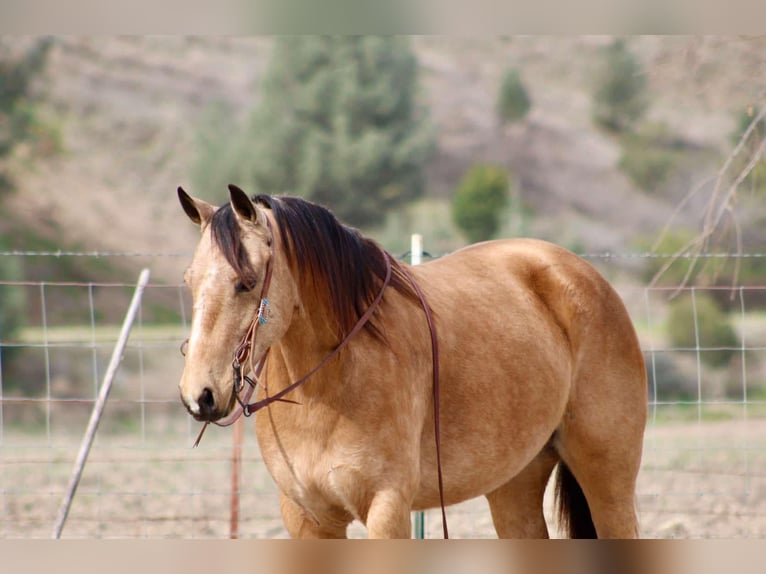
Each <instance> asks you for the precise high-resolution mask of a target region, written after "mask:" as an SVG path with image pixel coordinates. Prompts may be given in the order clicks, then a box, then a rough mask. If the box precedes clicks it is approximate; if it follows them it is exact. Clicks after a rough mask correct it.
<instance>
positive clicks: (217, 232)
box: [211, 195, 417, 337]
mask: <svg viewBox="0 0 766 574" xmlns="http://www.w3.org/2000/svg"><path fill="white" fill-rule="evenodd" d="M254 201H255V202H256V203H260V204H262V205H263V206H265V207H267V208H268V209H270V210H271V211H272V213H273V214H274V219H275V220H276V222H277V225H278V227H279V234H280V236H281V237H282V245H281V247H282V249H283V250H284V253H285V256H286V257H287V260H288V263H290V264H291V265H292V266H293V267H294V268H295V269H296V270H297V271H298V274H299V280H301V281H305V282H307V283H306V285H310V286H312V287H313V288H314V289H316V290H317V292H318V293H319V296H320V298H321V299H322V300H325V301H328V302H329V306H330V308H331V310H332V311H333V314H334V316H335V317H336V318H337V321H338V325H337V328H338V335H339V336H340V337H344V336H345V335H346V334H348V332H349V331H351V329H352V328H353V326H354V324H355V323H356V322H357V321H358V320H359V317H360V316H361V315H362V314H363V313H364V312H365V311H366V310H367V308H368V307H369V306H370V304H371V303H372V301H373V300H374V299H375V296H376V295H377V294H378V292H379V290H380V286H381V283H382V282H383V279H384V278H385V276H386V258H387V257H390V255H389V254H388V253H386V252H385V251H384V250H383V248H382V247H380V246H379V245H378V244H377V243H376V242H375V241H373V240H372V239H369V238H367V237H364V236H363V235H362V234H361V233H360V232H359V231H358V230H356V229H354V228H352V227H348V226H346V225H343V224H342V223H340V222H339V221H338V220H337V218H336V217H335V216H334V215H333V214H332V213H331V212H330V211H329V210H328V209H326V208H325V207H322V206H321V205H317V204H315V203H311V202H310V201H306V200H305V199H301V198H299V197H291V196H279V197H272V196H269V195H258V196H256V197H255V198H254ZM211 226H212V232H213V238H214V240H215V243H216V244H217V245H218V247H219V248H220V249H221V251H222V252H223V254H224V256H225V257H226V260H227V261H228V263H229V264H230V265H231V266H232V268H233V269H234V270H235V271H236V272H237V274H238V275H239V277H240V280H241V281H242V282H243V283H244V284H246V285H248V286H252V285H253V284H255V282H256V279H257V272H256V271H255V269H253V267H252V265H250V261H249V259H248V256H247V252H246V251H245V248H244V245H243V244H242V241H241V238H240V233H239V226H238V224H237V221H236V216H235V215H234V213H233V211H232V209H231V206H230V205H228V204H226V205H224V206H223V207H221V208H220V209H218V211H217V212H216V213H215V215H214V216H213V219H212V223H211ZM389 286H390V287H391V288H393V289H396V290H397V291H399V292H401V293H403V294H405V295H406V296H408V297H410V298H412V299H413V300H417V295H416V294H415V293H414V291H413V290H412V287H411V286H410V284H409V282H408V281H407V279H406V278H405V276H404V275H403V273H402V271H401V267H400V264H399V263H398V262H397V261H396V260H394V259H393V258H392V270H391V282H390V285H389ZM367 328H368V329H370V330H371V332H372V333H373V334H375V335H376V336H380V335H381V334H380V332H379V330H378V329H377V328H376V327H375V325H374V323H373V322H372V321H370V322H369V323H367Z"/></svg>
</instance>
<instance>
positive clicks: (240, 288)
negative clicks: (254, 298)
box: [234, 281, 253, 293]
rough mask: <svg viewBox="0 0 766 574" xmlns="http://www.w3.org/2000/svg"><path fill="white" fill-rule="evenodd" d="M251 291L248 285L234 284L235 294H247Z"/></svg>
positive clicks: (238, 282)
mask: <svg viewBox="0 0 766 574" xmlns="http://www.w3.org/2000/svg"><path fill="white" fill-rule="evenodd" d="M252 289H253V288H252V287H251V286H250V285H248V284H246V283H243V282H242V281H237V282H236V283H235V284H234V291H235V292H236V293H249V292H250V291H252Z"/></svg>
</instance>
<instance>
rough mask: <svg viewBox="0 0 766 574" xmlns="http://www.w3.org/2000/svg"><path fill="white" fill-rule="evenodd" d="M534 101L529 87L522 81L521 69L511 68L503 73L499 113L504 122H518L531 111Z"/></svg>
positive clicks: (498, 100) (498, 99) (498, 104)
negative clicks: (531, 98)
mask: <svg viewBox="0 0 766 574" xmlns="http://www.w3.org/2000/svg"><path fill="white" fill-rule="evenodd" d="M531 105H532V102H531V101H530V99H529V94H528V93H527V89H526V88H525V87H524V83H523V82H522V81H521V76H520V75H519V71H518V70H515V69H512V68H509V69H508V70H506V71H505V74H504V75H503V81H502V84H500V92H499V94H498V98H497V114H498V116H499V117H500V121H501V122H502V123H504V124H506V123H510V122H516V121H519V120H521V119H523V118H524V116H526V115H527V113H528V112H529V108H530V107H531Z"/></svg>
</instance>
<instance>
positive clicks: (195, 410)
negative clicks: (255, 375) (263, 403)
mask: <svg viewBox="0 0 766 574" xmlns="http://www.w3.org/2000/svg"><path fill="white" fill-rule="evenodd" d="M181 402H182V403H183V405H184V407H186V412H188V413H189V414H190V415H191V416H192V418H193V419H194V420H196V421H198V422H201V423H214V422H216V421H218V420H220V419H222V418H224V417H226V416H228V415H229V414H230V413H231V412H232V410H233V409H234V406H235V404H236V399H235V397H234V396H233V395H232V396H231V397H230V399H229V401H228V402H227V403H226V404H225V405H224V408H220V405H219V404H218V403H217V401H215V400H214V395H213V392H212V391H211V390H210V389H208V388H205V389H204V390H203V391H202V393H201V394H200V396H199V398H198V399H197V400H194V399H187V398H186V397H184V396H183V395H182V396H181Z"/></svg>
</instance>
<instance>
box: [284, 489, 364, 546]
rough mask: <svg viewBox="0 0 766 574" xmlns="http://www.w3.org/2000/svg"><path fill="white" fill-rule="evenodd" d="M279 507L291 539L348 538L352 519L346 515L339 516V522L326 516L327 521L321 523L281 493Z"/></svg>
mask: <svg viewBox="0 0 766 574" xmlns="http://www.w3.org/2000/svg"><path fill="white" fill-rule="evenodd" d="M279 507H280V510H281V512H282V521H283V522H284V524H285V528H286V529H287V533H288V534H289V535H290V537H291V538H347V536H346V529H347V527H348V525H349V523H350V522H351V517H350V516H349V515H346V514H345V513H343V516H338V517H337V520H336V519H329V518H330V517H327V516H325V517H324V518H325V519H326V521H325V522H324V523H319V522H318V521H317V520H316V519H315V518H313V517H311V516H309V515H307V514H306V511H305V510H304V509H303V508H301V507H300V506H299V505H298V504H296V503H295V502H293V501H292V500H291V499H290V498H288V497H287V496H285V494H284V493H283V492H280V493H279Z"/></svg>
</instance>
